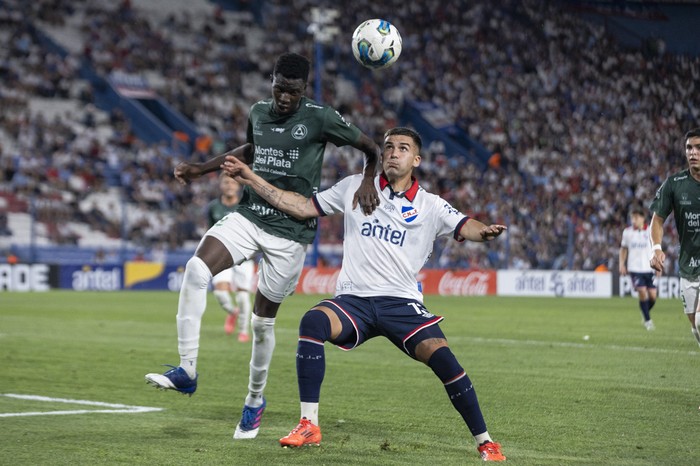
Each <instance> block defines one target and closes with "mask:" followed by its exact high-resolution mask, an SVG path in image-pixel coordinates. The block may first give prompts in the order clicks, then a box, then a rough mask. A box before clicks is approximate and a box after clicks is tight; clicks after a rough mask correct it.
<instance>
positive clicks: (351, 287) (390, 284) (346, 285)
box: [313, 174, 469, 302]
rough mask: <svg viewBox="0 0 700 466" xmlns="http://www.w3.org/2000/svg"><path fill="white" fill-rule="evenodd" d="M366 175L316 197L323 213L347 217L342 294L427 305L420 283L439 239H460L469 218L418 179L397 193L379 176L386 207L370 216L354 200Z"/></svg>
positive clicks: (339, 287)
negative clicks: (424, 268)
mask: <svg viewBox="0 0 700 466" xmlns="http://www.w3.org/2000/svg"><path fill="white" fill-rule="evenodd" d="M361 182H362V175H352V176H349V177H347V178H344V179H342V180H341V181H339V182H338V183H337V184H336V185H335V186H333V187H332V188H329V189H327V190H325V191H323V192H321V193H318V194H316V195H315V196H314V197H313V201H314V203H315V205H316V209H317V210H318V211H319V213H320V214H321V215H331V214H336V213H344V214H345V218H344V227H345V239H344V242H343V265H342V267H341V270H340V274H339V276H338V281H337V282H336V296H337V295H341V294H353V295H356V296H363V297H370V296H396V297H404V298H409V299H416V300H418V301H421V302H422V301H423V293H422V292H421V290H420V289H419V285H418V283H417V282H416V277H417V275H418V272H419V271H420V269H421V268H422V267H423V265H424V264H425V262H426V261H427V260H428V258H429V257H430V254H431V253H432V251H433V243H434V241H435V239H436V238H438V237H440V236H446V235H450V234H452V235H454V236H455V238H456V239H457V240H459V241H463V238H461V236H459V231H460V229H461V228H462V225H464V223H465V222H466V221H467V220H468V219H469V217H467V216H465V215H464V214H462V213H460V212H459V211H458V210H456V209H455V208H453V207H452V206H451V205H450V204H449V203H448V202H447V201H445V200H444V199H442V198H441V197H440V196H437V195H435V194H431V193H429V192H427V191H425V190H424V189H423V188H421V187H420V186H419V185H418V182H417V181H416V180H415V179H414V180H413V184H412V185H411V188H410V189H408V191H406V192H405V193H399V194H397V193H394V192H393V190H392V189H391V186H390V185H389V182H388V181H387V179H386V178H385V177H384V175H383V174H382V175H378V176H377V177H375V180H374V184H375V187H376V188H377V192H378V193H379V199H380V205H379V207H377V209H376V210H375V211H374V212H373V213H372V214H371V215H368V216H367V215H365V214H364V213H363V212H362V209H361V208H360V206H359V205H358V206H357V207H356V208H355V209H354V210H353V208H352V199H353V196H354V194H355V192H356V191H357V189H358V188H359V186H360V183H361Z"/></svg>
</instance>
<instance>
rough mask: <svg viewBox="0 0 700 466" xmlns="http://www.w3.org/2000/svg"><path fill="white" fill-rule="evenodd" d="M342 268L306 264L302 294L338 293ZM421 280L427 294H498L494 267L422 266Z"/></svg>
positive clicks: (301, 284)
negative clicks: (448, 267)
mask: <svg viewBox="0 0 700 466" xmlns="http://www.w3.org/2000/svg"><path fill="white" fill-rule="evenodd" d="M339 273H340V269H336V268H311V267H304V270H303V271H302V273H301V278H300V279H299V284H298V285H297V288H296V292H297V293H299V294H325V295H334V294H335V281H336V280H337V278H338V274H339ZM418 281H420V282H421V283H422V285H423V294H437V295H442V296H483V295H493V294H496V272H495V271H493V270H477V269H470V270H438V269H428V270H422V271H421V272H420V273H419V274H418Z"/></svg>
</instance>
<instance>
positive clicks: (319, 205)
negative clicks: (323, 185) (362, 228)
mask: <svg viewBox="0 0 700 466" xmlns="http://www.w3.org/2000/svg"><path fill="white" fill-rule="evenodd" d="M361 178H362V176H361V175H351V176H348V177H346V178H343V179H342V180H340V181H338V182H337V183H336V184H335V185H333V186H332V187H330V188H328V189H326V190H323V191H321V192H320V193H318V194H315V195H314V196H313V198H312V199H313V202H314V205H315V206H316V209H317V210H318V212H319V214H321V215H322V216H324V215H333V214H338V213H343V212H344V211H345V206H346V204H347V202H348V196H347V193H353V194H354V193H355V191H356V190H357V188H358V187H359V186H360V181H361ZM349 199H350V200H349V202H352V198H349Z"/></svg>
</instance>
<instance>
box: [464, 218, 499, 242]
mask: <svg viewBox="0 0 700 466" xmlns="http://www.w3.org/2000/svg"><path fill="white" fill-rule="evenodd" d="M507 229H508V227H507V226H505V225H498V224H493V225H488V226H486V225H485V224H483V223H481V222H480V221H478V220H476V219H474V218H469V220H467V221H466V223H465V224H464V225H462V229H461V230H459V234H460V236H461V237H462V238H464V239H468V240H469V241H476V242H484V241H491V240H492V239H494V238H496V237H497V236H500V234H501V233H503V232H504V231H506V230H507Z"/></svg>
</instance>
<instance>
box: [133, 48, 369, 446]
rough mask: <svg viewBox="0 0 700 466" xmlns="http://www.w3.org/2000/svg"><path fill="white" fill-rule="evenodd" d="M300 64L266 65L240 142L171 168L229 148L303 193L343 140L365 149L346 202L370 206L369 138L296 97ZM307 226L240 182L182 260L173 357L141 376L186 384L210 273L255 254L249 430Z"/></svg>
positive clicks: (303, 65)
mask: <svg viewBox="0 0 700 466" xmlns="http://www.w3.org/2000/svg"><path fill="white" fill-rule="evenodd" d="M309 67H310V66H309V60H308V59H307V58H305V57H303V56H301V55H298V54H294V53H286V54H283V55H281V56H280V57H279V58H278V59H277V61H276V63H275V67H274V70H273V74H272V98H271V99H266V100H262V101H259V102H257V103H255V104H253V106H252V107H251V109H250V112H249V115H248V131H247V144H245V145H243V146H240V147H238V148H236V149H234V150H232V151H230V152H228V153H226V154H222V155H220V156H218V157H215V158H213V159H211V160H209V161H207V162H204V163H202V164H187V163H185V164H180V165H178V167H176V169H175V176H176V177H177V178H178V179H179V180H181V181H182V182H187V181H189V180H192V179H195V178H198V177H200V176H201V175H203V174H204V173H208V172H211V171H214V170H218V169H219V168H220V166H221V164H222V163H223V162H224V159H225V156H226V155H233V156H235V157H237V158H239V159H240V160H241V161H243V162H245V163H247V164H251V163H252V167H253V171H254V172H255V173H257V174H258V175H260V176H261V177H262V178H264V179H265V180H266V181H268V182H269V183H270V184H272V185H274V186H277V187H279V188H281V189H285V190H290V191H294V192H297V193H299V194H301V195H303V196H305V197H310V196H311V195H312V194H314V193H315V192H316V191H317V190H318V188H319V186H320V182H321V165H322V162H323V155H324V151H325V147H326V144H327V143H328V142H330V143H333V144H334V145H336V146H345V145H350V146H352V147H354V148H356V149H358V150H360V151H362V152H363V153H364V154H365V166H364V170H363V175H364V178H363V181H362V184H361V185H360V188H359V189H358V190H357V192H356V193H355V196H354V202H355V203H359V204H360V207H361V208H362V210H363V211H364V212H366V213H370V212H372V211H373V210H374V209H375V208H376V207H377V205H378V203H379V197H378V195H377V191H376V189H375V187H374V175H375V171H376V165H377V160H378V159H379V153H380V149H379V146H378V145H377V144H376V143H375V142H374V141H372V140H371V139H370V138H369V137H368V136H367V135H365V134H363V133H362V132H361V131H360V129H359V128H357V127H356V126H354V125H352V124H350V123H348V122H346V121H345V120H344V119H343V117H342V116H341V115H340V114H339V113H338V112H337V111H336V110H334V109H333V108H331V107H329V106H326V105H320V104H318V103H316V102H314V101H313V100H311V99H309V98H307V97H305V96H304V92H305V90H306V84H307V80H308V77H309ZM315 234H316V220H315V219H309V220H296V219H294V218H292V217H290V216H289V215H287V214H284V213H283V212H281V211H279V210H277V209H276V208H274V207H273V206H271V205H270V204H268V203H267V202H266V201H265V200H264V199H262V198H261V197H260V196H258V195H257V194H255V193H254V192H253V191H252V190H250V189H249V188H246V189H245V190H244V193H243V197H242V199H241V202H240V204H239V208H238V210H237V211H236V212H235V213H233V214H231V215H228V216H226V217H225V218H224V219H223V220H222V221H220V222H218V223H217V224H215V225H214V226H213V227H212V228H210V229H209V231H207V233H206V234H205V236H204V238H202V241H201V242H200V244H199V246H198V247H197V250H196V251H195V254H194V256H193V257H192V258H191V259H190V260H189V261H188V262H187V266H186V268H185V274H184V277H183V283H182V288H181V290H180V299H179V302H178V312H177V333H178V352H179V354H180V364H179V366H177V367H173V368H172V369H171V370H169V371H167V372H166V373H164V374H156V373H151V374H147V375H146V381H147V382H148V383H150V384H152V385H154V386H156V387H157V388H162V389H170V390H176V391H178V392H181V393H185V394H190V395H191V394H192V393H194V391H195V390H196V389H197V370H196V368H197V355H198V350H199V333H200V324H201V320H202V315H203V314H204V311H205V308H206V297H207V296H206V295H207V288H208V286H209V281H210V280H211V278H212V275H216V274H217V273H219V272H221V271H222V270H225V269H227V268H229V267H231V266H232V265H235V264H240V263H241V262H243V261H244V260H247V259H250V258H251V257H253V255H255V254H257V253H260V254H261V256H262V257H261V260H260V267H259V270H258V291H257V293H256V296H255V304H254V309H253V316H252V319H251V326H252V329H253V349H252V355H251V360H250V377H249V383H248V396H247V397H246V399H245V404H244V407H243V413H242V417H241V421H240V422H239V423H238V425H237V426H236V430H235V433H234V435H233V437H234V438H235V439H249V438H255V437H256V436H257V434H258V429H259V427H260V420H261V417H262V414H263V411H264V409H265V406H266V402H265V398H264V397H263V390H264V388H265V384H266V383H267V373H268V369H269V367H270V360H271V358H272V352H273V350H274V347H275V334H274V324H275V316H276V315H277V310H278V309H279V306H280V304H281V302H282V300H283V299H284V298H285V297H286V296H288V295H290V294H291V293H293V292H294V289H295V288H296V285H297V282H298V280H299V276H300V275H301V271H302V268H303V265H304V257H305V254H306V247H307V245H308V244H310V243H311V242H312V241H313V239H314V237H315Z"/></svg>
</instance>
